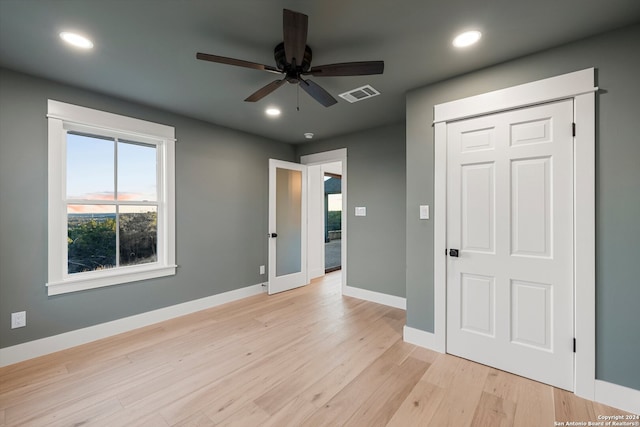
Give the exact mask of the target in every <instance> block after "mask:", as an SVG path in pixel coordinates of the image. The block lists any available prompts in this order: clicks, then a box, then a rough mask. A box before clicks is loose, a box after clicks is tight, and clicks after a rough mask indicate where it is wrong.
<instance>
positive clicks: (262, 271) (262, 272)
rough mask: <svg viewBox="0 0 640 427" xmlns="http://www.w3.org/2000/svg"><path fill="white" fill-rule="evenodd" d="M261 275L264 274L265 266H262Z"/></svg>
mask: <svg viewBox="0 0 640 427" xmlns="http://www.w3.org/2000/svg"><path fill="white" fill-rule="evenodd" d="M260 274H264V265H261V266H260Z"/></svg>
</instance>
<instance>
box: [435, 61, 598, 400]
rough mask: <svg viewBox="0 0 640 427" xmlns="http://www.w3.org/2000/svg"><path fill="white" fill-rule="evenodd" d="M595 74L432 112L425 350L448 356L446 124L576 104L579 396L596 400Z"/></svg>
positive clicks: (566, 77)
mask: <svg viewBox="0 0 640 427" xmlns="http://www.w3.org/2000/svg"><path fill="white" fill-rule="evenodd" d="M594 81H595V69H594V68H589V69H585V70H581V71H576V72H573V73H568V74H563V75H560V76H557V77H551V78H548V79H544V80H539V81H535V82H532V83H526V84H523V85H519V86H514V87H511V88H507V89H502V90H497V91H494V92H488V93H485V94H482V95H477V96H472V97H469V98H464V99H460V100H456V101H451V102H447V103H444V104H439V105H436V106H435V107H434V140H435V147H434V151H435V153H434V154H435V161H434V163H435V165H434V175H435V176H434V178H435V189H434V199H435V200H434V202H435V209H434V254H435V256H434V300H433V302H434V331H433V334H432V335H429V336H428V339H426V340H425V342H424V344H425V346H427V347H429V348H432V349H433V350H436V351H439V352H443V353H444V352H446V330H447V328H446V321H447V319H446V303H447V299H446V298H447V297H446V284H447V274H446V273H447V271H446V256H445V252H444V251H445V249H446V248H447V235H446V230H447V209H446V195H447V147H446V141H447V122H451V121H455V120H461V119H466V118H471V117H476V116H480V115H485V114H493V113H497V112H501V111H508V110H512V109H517V108H523V107H529V106H533V105H538V104H542V103H546V102H551V101H556V100H561V99H573V101H574V106H575V110H574V123H575V125H576V136H575V141H574V144H575V145H574V147H575V149H574V159H573V160H574V199H573V206H574V242H573V244H574V261H575V264H574V308H575V311H574V313H575V318H574V325H575V331H574V332H575V334H574V336H575V339H576V342H577V352H576V353H575V363H574V369H575V372H574V374H575V375H574V378H575V384H574V385H575V386H574V390H575V394H576V395H578V396H581V397H584V398H587V399H590V400H593V399H594V395H595V92H596V91H597V87H594Z"/></svg>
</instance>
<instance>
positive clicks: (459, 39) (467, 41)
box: [453, 30, 482, 47]
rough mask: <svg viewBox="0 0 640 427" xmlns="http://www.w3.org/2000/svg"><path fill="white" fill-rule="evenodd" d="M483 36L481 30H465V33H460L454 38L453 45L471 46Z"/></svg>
mask: <svg viewBox="0 0 640 427" xmlns="http://www.w3.org/2000/svg"><path fill="white" fill-rule="evenodd" d="M481 37H482V33H481V32H480V31H477V30H473V31H465V32H464V33H461V34H458V35H457V36H456V38H454V39H453V45H454V46H455V47H467V46H471V45H472V44H476V43H477V42H478V40H480V38H481Z"/></svg>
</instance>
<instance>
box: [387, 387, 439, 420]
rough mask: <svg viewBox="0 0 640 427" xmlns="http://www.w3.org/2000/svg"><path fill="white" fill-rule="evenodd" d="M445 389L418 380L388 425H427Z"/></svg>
mask: <svg viewBox="0 0 640 427" xmlns="http://www.w3.org/2000/svg"><path fill="white" fill-rule="evenodd" d="M444 394H445V389H443V388H441V387H438V386H437V385H434V384H432V383H430V382H428V381H424V380H420V381H418V382H417V383H416V385H415V387H414V388H413V390H411V393H409V395H408V396H407V397H406V399H405V400H404V402H402V404H401V405H400V407H399V408H398V410H397V411H396V413H395V414H394V415H393V417H392V418H391V420H389V423H388V424H387V426H388V427H406V426H412V425H415V426H428V425H430V422H431V419H432V418H433V416H434V415H435V413H436V410H437V409H438V407H439V406H440V402H441V401H442V398H443V397H444Z"/></svg>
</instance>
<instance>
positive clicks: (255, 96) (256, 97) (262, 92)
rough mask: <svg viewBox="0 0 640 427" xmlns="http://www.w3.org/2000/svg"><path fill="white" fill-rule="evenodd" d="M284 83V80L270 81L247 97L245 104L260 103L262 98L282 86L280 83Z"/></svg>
mask: <svg viewBox="0 0 640 427" xmlns="http://www.w3.org/2000/svg"><path fill="white" fill-rule="evenodd" d="M285 81H286V80H285V79H282V80H274V81H272V82H271V83H269V84H268V85H266V86H264V87H262V88H260V89H258V90H257V91H255V92H254V93H252V94H251V95H249V97H248V98H247V99H245V102H256V101H260V100H261V99H262V98H264V97H265V96H267V95H269V94H270V93H271V92H273V91H274V90H276V89H278V88H279V87H280V86H282V83H284V82H285Z"/></svg>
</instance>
